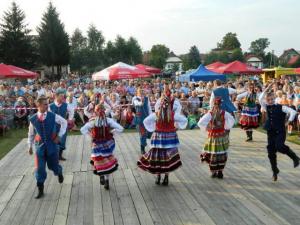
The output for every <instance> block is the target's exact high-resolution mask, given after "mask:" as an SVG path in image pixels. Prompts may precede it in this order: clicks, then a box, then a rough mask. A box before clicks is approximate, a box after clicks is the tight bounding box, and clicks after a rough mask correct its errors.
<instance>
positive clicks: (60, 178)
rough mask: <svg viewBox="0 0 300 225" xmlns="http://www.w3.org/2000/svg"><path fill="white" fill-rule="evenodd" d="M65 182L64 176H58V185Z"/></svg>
mask: <svg viewBox="0 0 300 225" xmlns="http://www.w3.org/2000/svg"><path fill="white" fill-rule="evenodd" d="M63 182H64V176H63V175H62V174H60V175H58V183H60V184H62V183H63Z"/></svg>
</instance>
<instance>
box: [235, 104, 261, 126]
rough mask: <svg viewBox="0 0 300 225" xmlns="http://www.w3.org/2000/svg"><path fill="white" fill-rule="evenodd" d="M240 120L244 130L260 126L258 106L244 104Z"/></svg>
mask: <svg viewBox="0 0 300 225" xmlns="http://www.w3.org/2000/svg"><path fill="white" fill-rule="evenodd" d="M239 122H240V125H241V128H242V129H244V130H250V129H253V128H257V127H259V112H258V109H257V107H256V106H254V107H248V106H244V107H243V110H242V113H241V117H240V121H239Z"/></svg>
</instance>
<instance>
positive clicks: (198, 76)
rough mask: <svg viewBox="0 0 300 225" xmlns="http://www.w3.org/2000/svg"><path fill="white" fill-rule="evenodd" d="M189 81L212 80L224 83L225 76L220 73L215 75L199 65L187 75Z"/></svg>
mask: <svg viewBox="0 0 300 225" xmlns="http://www.w3.org/2000/svg"><path fill="white" fill-rule="evenodd" d="M189 76H190V81H193V82H196V81H200V80H202V81H213V80H217V79H219V80H221V81H226V76H225V75H223V74H220V73H215V72H213V71H211V70H208V69H206V68H205V66H203V65H200V66H199V67H198V68H197V69H196V70H195V71H194V72H192V73H190V74H189Z"/></svg>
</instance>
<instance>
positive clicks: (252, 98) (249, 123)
mask: <svg viewBox="0 0 300 225" xmlns="http://www.w3.org/2000/svg"><path fill="white" fill-rule="evenodd" d="M242 99H245V103H244V105H243V107H242V111H241V117H240V121H239V123H240V126H241V128H242V129H243V130H245V131H246V134H247V140H246V141H247V142H248V141H252V140H253V130H252V129H255V128H257V127H259V119H258V118H259V111H258V108H257V105H256V103H257V102H256V100H257V95H256V92H255V89H254V84H249V87H248V91H246V92H244V93H241V94H239V95H238V96H237V101H238V102H240V101H241V100H242Z"/></svg>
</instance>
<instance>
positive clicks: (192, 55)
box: [182, 45, 201, 70]
mask: <svg viewBox="0 0 300 225" xmlns="http://www.w3.org/2000/svg"><path fill="white" fill-rule="evenodd" d="M182 61H183V69H184V70H188V69H196V68H197V67H198V66H199V65H200V64H201V58H200V52H199V50H198V48H197V47H196V46H195V45H194V46H192V47H191V48H190V50H189V53H188V54H187V55H185V56H184V57H183V60H182Z"/></svg>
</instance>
